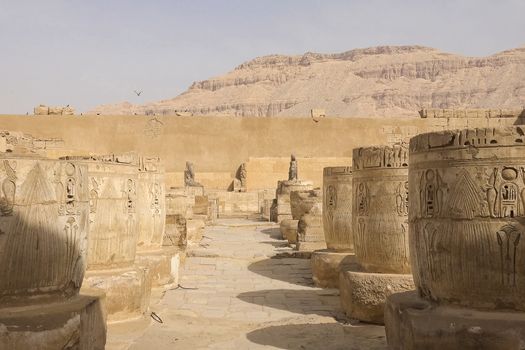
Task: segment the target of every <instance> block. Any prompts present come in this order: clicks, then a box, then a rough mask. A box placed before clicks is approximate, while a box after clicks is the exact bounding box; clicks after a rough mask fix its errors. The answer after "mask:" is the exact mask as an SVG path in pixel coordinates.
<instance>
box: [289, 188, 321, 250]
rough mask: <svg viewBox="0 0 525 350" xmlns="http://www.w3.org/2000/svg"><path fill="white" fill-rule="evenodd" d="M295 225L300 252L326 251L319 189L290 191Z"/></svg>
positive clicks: (297, 246) (297, 247)
mask: <svg viewBox="0 0 525 350" xmlns="http://www.w3.org/2000/svg"><path fill="white" fill-rule="evenodd" d="M290 199H291V201H292V211H293V214H292V216H294V218H298V220H299V221H298V223H297V245H296V249H297V250H300V251H313V250H318V249H326V242H325V239H324V230H323V216H322V215H323V197H322V191H321V190H320V189H314V190H309V191H292V193H291V194H290Z"/></svg>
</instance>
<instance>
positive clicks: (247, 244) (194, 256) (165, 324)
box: [107, 219, 386, 350]
mask: <svg viewBox="0 0 525 350" xmlns="http://www.w3.org/2000/svg"><path fill="white" fill-rule="evenodd" d="M279 236H280V234H279V228H278V226H277V225H275V224H272V223H265V222H258V221H255V220H248V219H221V220H219V221H218V222H217V224H216V225H214V226H209V227H207V228H206V231H205V233H204V239H203V241H202V242H201V243H200V244H199V245H198V246H196V247H192V248H190V249H189V250H188V258H187V259H186V262H185V265H184V266H183V267H182V269H181V278H180V287H179V288H177V289H172V290H168V291H167V292H166V293H165V294H164V295H163V297H162V298H161V299H159V300H158V302H156V303H155V304H154V305H152V307H151V311H153V312H155V313H156V314H157V315H158V316H159V317H160V320H162V323H160V322H158V321H154V320H152V319H149V318H145V319H142V320H137V321H134V322H126V323H120V324H115V325H111V326H109V327H108V328H109V329H108V346H107V349H110V350H117V349H118V350H121V349H131V350H153V349H155V350H157V349H158V350H164V349H239V350H241V349H290V350H292V349H293V350H295V349H298V350H302V349H327V350H332V349H374V350H375V349H386V341H385V332H384V327H381V326H375V325H369V324H364V323H359V322H358V321H355V320H349V319H347V318H346V317H345V315H344V313H343V312H342V310H341V307H340V304H339V292H338V290H336V289H320V288H316V287H314V286H313V283H312V279H311V271H310V260H309V259H305V258H300V257H294V254H293V252H292V251H291V249H290V248H289V247H287V245H286V242H285V241H282V240H280V239H279Z"/></svg>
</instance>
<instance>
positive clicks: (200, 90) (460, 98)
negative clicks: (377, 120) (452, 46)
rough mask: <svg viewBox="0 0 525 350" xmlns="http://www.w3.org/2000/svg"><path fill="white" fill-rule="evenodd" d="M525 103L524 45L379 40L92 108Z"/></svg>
mask: <svg viewBox="0 0 525 350" xmlns="http://www.w3.org/2000/svg"><path fill="white" fill-rule="evenodd" d="M524 106H525V47H521V48H517V49H513V50H507V51H503V52H500V53H497V54H495V55H492V56H488V57H465V56H460V55H455V54H450V53H444V52H441V51H439V50H436V49H432V48H428V47H423V46H380V47H372V48H367V49H356V50H351V51H347V52H343V53H336V54H320V53H305V54H304V55H298V56H285V55H270V56H264V57H258V58H255V59H253V60H251V61H248V62H246V63H243V64H241V65H240V66H238V67H237V68H235V69H234V70H232V71H231V72H229V73H226V74H224V75H222V76H219V77H215V78H211V79H208V80H204V81H199V82H195V83H193V84H192V85H191V86H190V88H189V89H188V90H187V91H186V92H184V93H182V94H180V95H179V96H177V97H175V98H173V99H170V100H163V101H158V102H153V103H148V104H145V105H133V104H131V103H129V102H123V103H117V104H110V105H101V106H98V107H96V108H94V109H93V110H91V111H89V112H88V113H89V114H111V115H122V114H156V115H205V116H206V115H209V116H244V117H273V116H277V117H301V116H310V114H311V111H312V109H320V110H323V111H325V113H326V116H328V117H329V116H338V117H388V116H398V117H401V116H412V117H418V116H419V114H418V111H420V110H422V109H507V110H521V109H523V107H524Z"/></svg>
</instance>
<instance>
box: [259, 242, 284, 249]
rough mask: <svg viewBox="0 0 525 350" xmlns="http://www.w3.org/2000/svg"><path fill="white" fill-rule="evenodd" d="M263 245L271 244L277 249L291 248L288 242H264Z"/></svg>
mask: <svg viewBox="0 0 525 350" xmlns="http://www.w3.org/2000/svg"><path fill="white" fill-rule="evenodd" d="M261 243H263V244H270V245H273V246H274V247H276V248H287V247H289V245H288V242H286V241H264V242H261Z"/></svg>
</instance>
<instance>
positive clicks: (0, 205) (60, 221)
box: [0, 154, 89, 306]
mask: <svg viewBox="0 0 525 350" xmlns="http://www.w3.org/2000/svg"><path fill="white" fill-rule="evenodd" d="M86 176H87V167H86V166H84V165H81V164H79V163H77V162H69V161H55V160H47V159H42V158H24V157H17V156H9V155H7V154H2V155H0V181H1V196H0V232H1V234H0V301H1V302H0V304H1V305H2V306H8V305H16V304H18V303H21V304H26V303H39V302H44V301H45V300H64V299H67V298H70V297H73V296H75V295H77V294H78V290H79V289H80V286H81V283H82V278H83V276H84V271H85V269H86V248H87V247H86V239H87V236H88V215H89V204H88V192H87V177H86Z"/></svg>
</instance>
